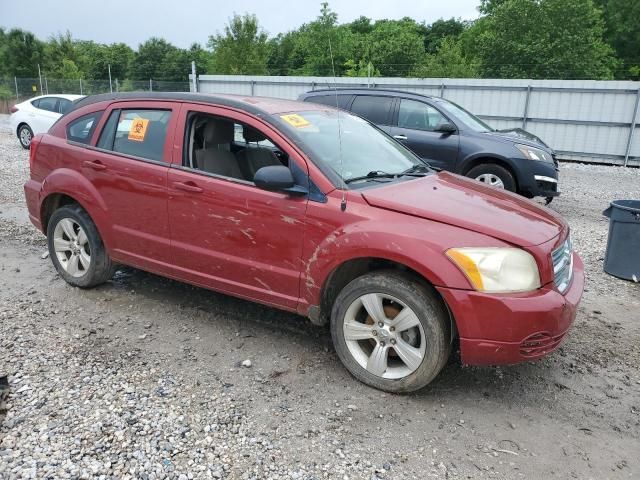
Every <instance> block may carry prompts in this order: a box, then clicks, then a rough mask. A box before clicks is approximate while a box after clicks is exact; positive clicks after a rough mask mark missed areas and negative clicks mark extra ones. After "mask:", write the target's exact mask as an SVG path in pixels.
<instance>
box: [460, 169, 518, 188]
mask: <svg viewBox="0 0 640 480" xmlns="http://www.w3.org/2000/svg"><path fill="white" fill-rule="evenodd" d="M467 177H469V178H473V179H474V180H478V181H480V182H482V183H485V184H487V185H490V186H493V187H496V188H504V189H505V190H509V191H510V192H515V191H516V181H515V179H514V178H513V175H511V172H509V170H507V169H506V168H504V167H501V166H500V165H496V164H495V163H483V164H481V165H478V166H476V167H473V168H472V169H471V170H469V171H468V172H467ZM493 180H496V181H497V182H498V183H493Z"/></svg>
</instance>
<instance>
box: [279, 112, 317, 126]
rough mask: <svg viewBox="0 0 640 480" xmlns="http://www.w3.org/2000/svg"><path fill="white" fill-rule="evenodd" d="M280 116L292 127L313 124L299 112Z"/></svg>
mask: <svg viewBox="0 0 640 480" xmlns="http://www.w3.org/2000/svg"><path fill="white" fill-rule="evenodd" d="M280 118H281V119H283V120H284V121H285V122H287V123H288V124H289V125H291V126H292V127H296V128H304V127H308V126H309V125H311V123H309V121H308V120H307V119H306V118H304V117H303V116H302V115H298V114H297V113H291V114H289V115H281V116H280Z"/></svg>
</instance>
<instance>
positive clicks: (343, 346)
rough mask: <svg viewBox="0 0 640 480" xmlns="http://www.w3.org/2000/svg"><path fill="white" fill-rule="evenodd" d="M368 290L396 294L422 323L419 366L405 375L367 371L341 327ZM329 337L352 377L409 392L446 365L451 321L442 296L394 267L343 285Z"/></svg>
mask: <svg viewBox="0 0 640 480" xmlns="http://www.w3.org/2000/svg"><path fill="white" fill-rule="evenodd" d="M368 293H379V294H383V295H390V296H392V297H395V298H396V299H398V300H400V301H401V302H402V303H404V304H405V305H406V306H408V307H409V308H411V309H412V310H413V311H414V312H415V313H416V316H417V317H418V319H419V321H420V324H421V325H422V328H423V330H424V332H425V340H426V342H427V343H426V351H425V354H424V357H423V359H422V362H421V363H420V366H419V367H418V368H417V369H416V370H414V371H413V372H412V373H410V374H408V375H406V376H405V377H402V378H398V379H388V378H383V377H381V376H378V375H375V374H373V373H371V372H369V371H368V370H367V369H366V368H364V367H362V366H361V365H360V363H358V361H357V360H356V359H355V358H354V357H353V355H352V354H351V352H350V350H349V347H348V346H347V342H346V341H345V337H344V330H343V324H344V321H345V316H346V315H347V311H348V309H349V307H350V306H351V304H352V303H353V302H355V301H356V300H357V299H358V298H359V297H361V296H362V295H365V294H368ZM331 337H332V339H333V344H334V347H335V349H336V352H337V354H338V357H339V358H340V360H341V361H342V363H343V364H344V366H345V367H346V368H347V370H348V371H349V372H350V373H351V374H352V375H353V376H354V377H356V378H357V379H358V380H360V381H361V382H363V383H365V384H367V385H369V386H372V387H374V388H377V389H379V390H384V391H386V392H392V393H406V392H412V391H415V390H419V389H421V388H423V387H425V386H426V385H428V384H429V383H430V382H431V381H432V380H433V379H434V378H435V377H436V376H437V375H438V373H440V371H441V370H442V368H443V367H444V366H445V365H446V363H447V360H448V359H449V356H450V353H451V324H450V319H449V314H448V312H447V309H446V306H445V305H444V303H443V301H442V299H441V298H440V297H439V295H438V294H437V293H436V291H435V290H434V289H433V288H432V287H430V286H426V285H423V284H422V283H419V282H418V281H417V280H416V279H415V278H413V277H411V276H410V275H407V274H405V273H403V272H398V271H395V270H381V271H376V272H372V273H368V274H366V275H363V276H361V277H358V278H356V279H355V280H353V281H352V282H351V283H349V284H348V285H347V286H346V287H344V289H343V290H342V291H341V292H340V294H339V295H338V298H337V299H336V301H335V303H334V305H333V309H332V312H331ZM374 342H375V341H374ZM374 344H375V343H374Z"/></svg>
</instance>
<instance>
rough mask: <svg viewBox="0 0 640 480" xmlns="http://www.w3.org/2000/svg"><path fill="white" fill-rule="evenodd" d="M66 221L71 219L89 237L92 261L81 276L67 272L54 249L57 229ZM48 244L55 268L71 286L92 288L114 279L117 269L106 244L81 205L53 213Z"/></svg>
mask: <svg viewBox="0 0 640 480" xmlns="http://www.w3.org/2000/svg"><path fill="white" fill-rule="evenodd" d="M64 219H70V220H72V221H74V222H76V223H77V224H78V225H79V226H80V227H82V229H83V230H84V232H85V233H86V236H87V243H88V246H89V251H90V258H91V261H90V262H89V267H88V268H87V269H86V270H84V273H83V274H82V275H81V276H73V275H71V274H70V273H68V272H67V271H66V270H65V268H64V267H63V266H62V265H61V263H60V259H59V258H58V255H57V253H56V251H55V248H54V232H55V229H56V227H57V225H58V224H59V223H60V222H61V221H62V220H64ZM47 244H48V246H49V256H50V257H51V261H52V262H53V266H54V267H55V268H56V270H57V271H58V274H59V275H60V276H61V277H62V278H63V279H64V280H65V281H66V282H67V283H68V284H69V285H73V286H74V287H80V288H92V287H95V286H96V285H100V284H102V283H104V282H106V281H107V280H109V279H110V278H111V277H113V274H114V271H115V268H114V265H113V263H112V262H111V258H109V255H108V254H107V251H106V249H105V248H104V243H103V242H102V238H101V237H100V234H99V233H98V229H97V228H96V225H95V224H94V223H93V220H91V217H90V216H89V214H88V213H87V212H86V211H85V210H84V209H83V208H82V207H81V206H80V205H77V204H71V205H66V206H64V207H61V208H59V209H58V210H56V211H55V212H53V215H51V218H50V219H49V223H48V225H47ZM63 261H64V259H63Z"/></svg>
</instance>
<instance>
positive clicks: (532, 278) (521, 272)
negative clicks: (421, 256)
mask: <svg viewBox="0 0 640 480" xmlns="http://www.w3.org/2000/svg"><path fill="white" fill-rule="evenodd" d="M446 253H447V257H449V258H450V259H451V260H452V261H453V263H455V264H456V265H457V266H458V268H459V269H460V270H462V272H463V273H464V274H465V275H466V276H467V278H468V279H469V281H470V282H471V285H473V288H475V289H476V290H478V291H479V292H488V293H498V292H502V293H505V292H528V291H531V290H535V289H536V288H539V287H540V274H539V273H538V265H537V264H536V261H535V259H534V258H533V257H532V256H531V254H529V253H527V252H525V251H524V250H521V249H519V248H451V249H449V250H447V252H446Z"/></svg>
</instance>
